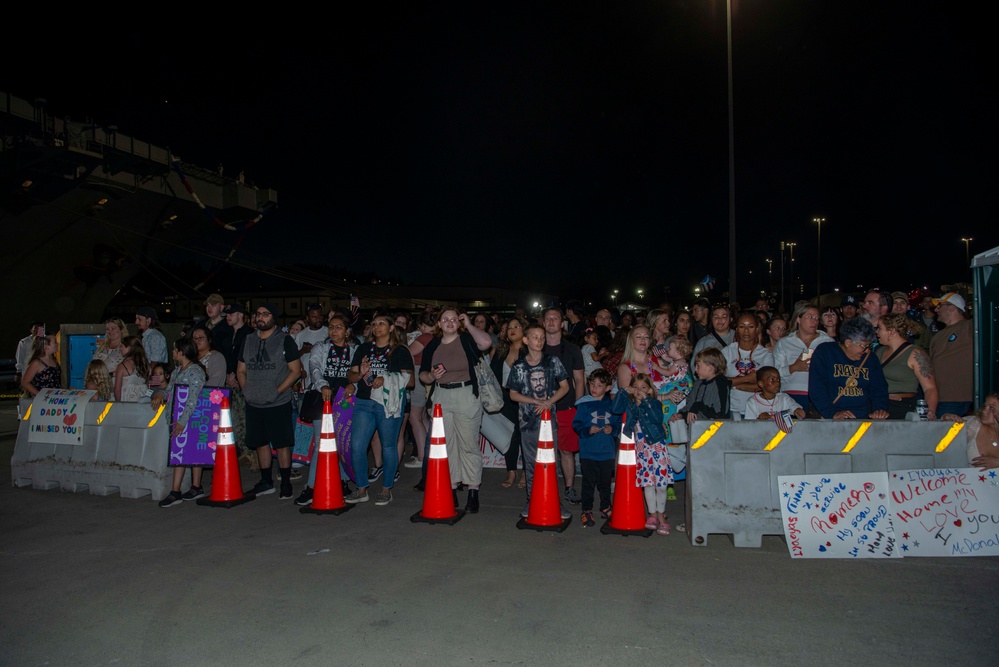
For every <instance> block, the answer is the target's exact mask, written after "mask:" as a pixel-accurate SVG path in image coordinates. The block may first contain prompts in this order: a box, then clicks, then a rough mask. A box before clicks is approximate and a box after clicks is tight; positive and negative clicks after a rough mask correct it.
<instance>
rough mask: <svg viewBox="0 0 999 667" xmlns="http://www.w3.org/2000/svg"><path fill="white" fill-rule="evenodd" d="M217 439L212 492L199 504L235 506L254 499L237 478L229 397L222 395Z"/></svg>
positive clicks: (237, 467)
mask: <svg viewBox="0 0 999 667" xmlns="http://www.w3.org/2000/svg"><path fill="white" fill-rule="evenodd" d="M219 409H220V410H221V414H220V415H219V432H218V440H217V441H216V445H215V469H214V470H213V471H212V492H211V493H210V494H209V496H208V497H207V498H199V499H198V500H197V503H198V504H199V505H207V506H208V507H225V508H226V509H228V508H230V507H235V506H236V505H242V504H243V503H248V502H250V501H251V500H254V499H256V497H257V496H256V495H254V494H252V493H245V494H244V493H243V484H242V482H241V481H240V479H239V462H238V461H237V460H236V439H235V437H234V436H233V434H232V414H231V413H230V412H229V399H228V398H227V397H225V396H223V397H222V403H221V404H220V405H219Z"/></svg>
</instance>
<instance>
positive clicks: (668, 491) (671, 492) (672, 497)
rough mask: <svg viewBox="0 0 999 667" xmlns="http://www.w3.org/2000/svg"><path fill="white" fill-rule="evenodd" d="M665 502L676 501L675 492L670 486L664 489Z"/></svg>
mask: <svg viewBox="0 0 999 667" xmlns="http://www.w3.org/2000/svg"><path fill="white" fill-rule="evenodd" d="M666 500H676V491H674V490H673V487H672V486H667V487H666Z"/></svg>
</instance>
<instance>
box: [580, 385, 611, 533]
mask: <svg viewBox="0 0 999 667" xmlns="http://www.w3.org/2000/svg"><path fill="white" fill-rule="evenodd" d="M612 383H613V379H612V378H611V374H610V373H608V372H607V371H606V370H605V369H603V368H598V369H597V370H595V371H593V372H592V373H590V377H589V378H588V379H587V385H588V386H589V389H590V393H589V395H587V396H583V397H581V398H580V399H579V400H578V401H576V416H575V417H574V418H573V420H572V428H573V430H575V431H576V433H577V434H578V435H579V467H580V468H581V470H582V473H583V496H582V505H583V510H582V514H581V515H580V523H582V524H583V528H589V527H591V526H594V525H596V521H595V520H594V518H593V488H594V487H596V488H597V489H598V490H599V491H600V516H601V517H602V518H604V519H608V518H610V513H611V478H612V477H613V476H614V453H615V444H616V442H617V434H618V431H619V430H620V426H621V422H620V419H619V418H618V419H615V418H614V414H613V413H612V411H611V405H612V403H611V399H610V394H609V392H610V388H611V384H612Z"/></svg>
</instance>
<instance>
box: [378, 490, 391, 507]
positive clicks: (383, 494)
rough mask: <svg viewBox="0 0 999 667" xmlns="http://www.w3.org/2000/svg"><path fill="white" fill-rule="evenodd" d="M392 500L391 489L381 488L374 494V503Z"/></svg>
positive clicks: (380, 503) (383, 503) (385, 502)
mask: <svg viewBox="0 0 999 667" xmlns="http://www.w3.org/2000/svg"><path fill="white" fill-rule="evenodd" d="M390 502H392V489H382V490H381V491H379V492H378V495H377V496H375V505H388V504H389V503H390Z"/></svg>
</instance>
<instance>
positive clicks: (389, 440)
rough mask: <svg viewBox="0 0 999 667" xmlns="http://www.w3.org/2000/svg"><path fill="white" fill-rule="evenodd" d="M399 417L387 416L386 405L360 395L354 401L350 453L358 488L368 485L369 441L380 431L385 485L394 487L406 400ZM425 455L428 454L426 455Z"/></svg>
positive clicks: (383, 481) (387, 487) (388, 487)
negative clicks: (383, 405)
mask: <svg viewBox="0 0 999 667" xmlns="http://www.w3.org/2000/svg"><path fill="white" fill-rule="evenodd" d="M403 402H404V403H403V406H402V407H403V409H402V410H401V411H400V413H399V416H398V417H386V416H385V408H383V407H382V406H381V404H379V403H375V402H374V401H372V400H371V399H367V398H359V399H357V402H356V403H354V418H353V420H352V422H351V433H350V450H351V451H350V455H351V457H352V459H351V462H352V463H353V464H354V474H355V475H356V476H357V488H359V489H366V488H368V444H370V442H371V437H372V436H373V435H374V434H375V430H377V431H378V437H379V439H380V440H381V441H382V468H383V470H384V473H383V477H382V487H383V488H386V489H391V488H392V485H393V484H394V483H395V473H396V471H397V470H398V469H399V448H398V443H396V440H398V438H399V429H400V428H402V420H403V419H404V418H405V416H406V412H405V407H406V406H405V399H403ZM424 458H425V457H424Z"/></svg>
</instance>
